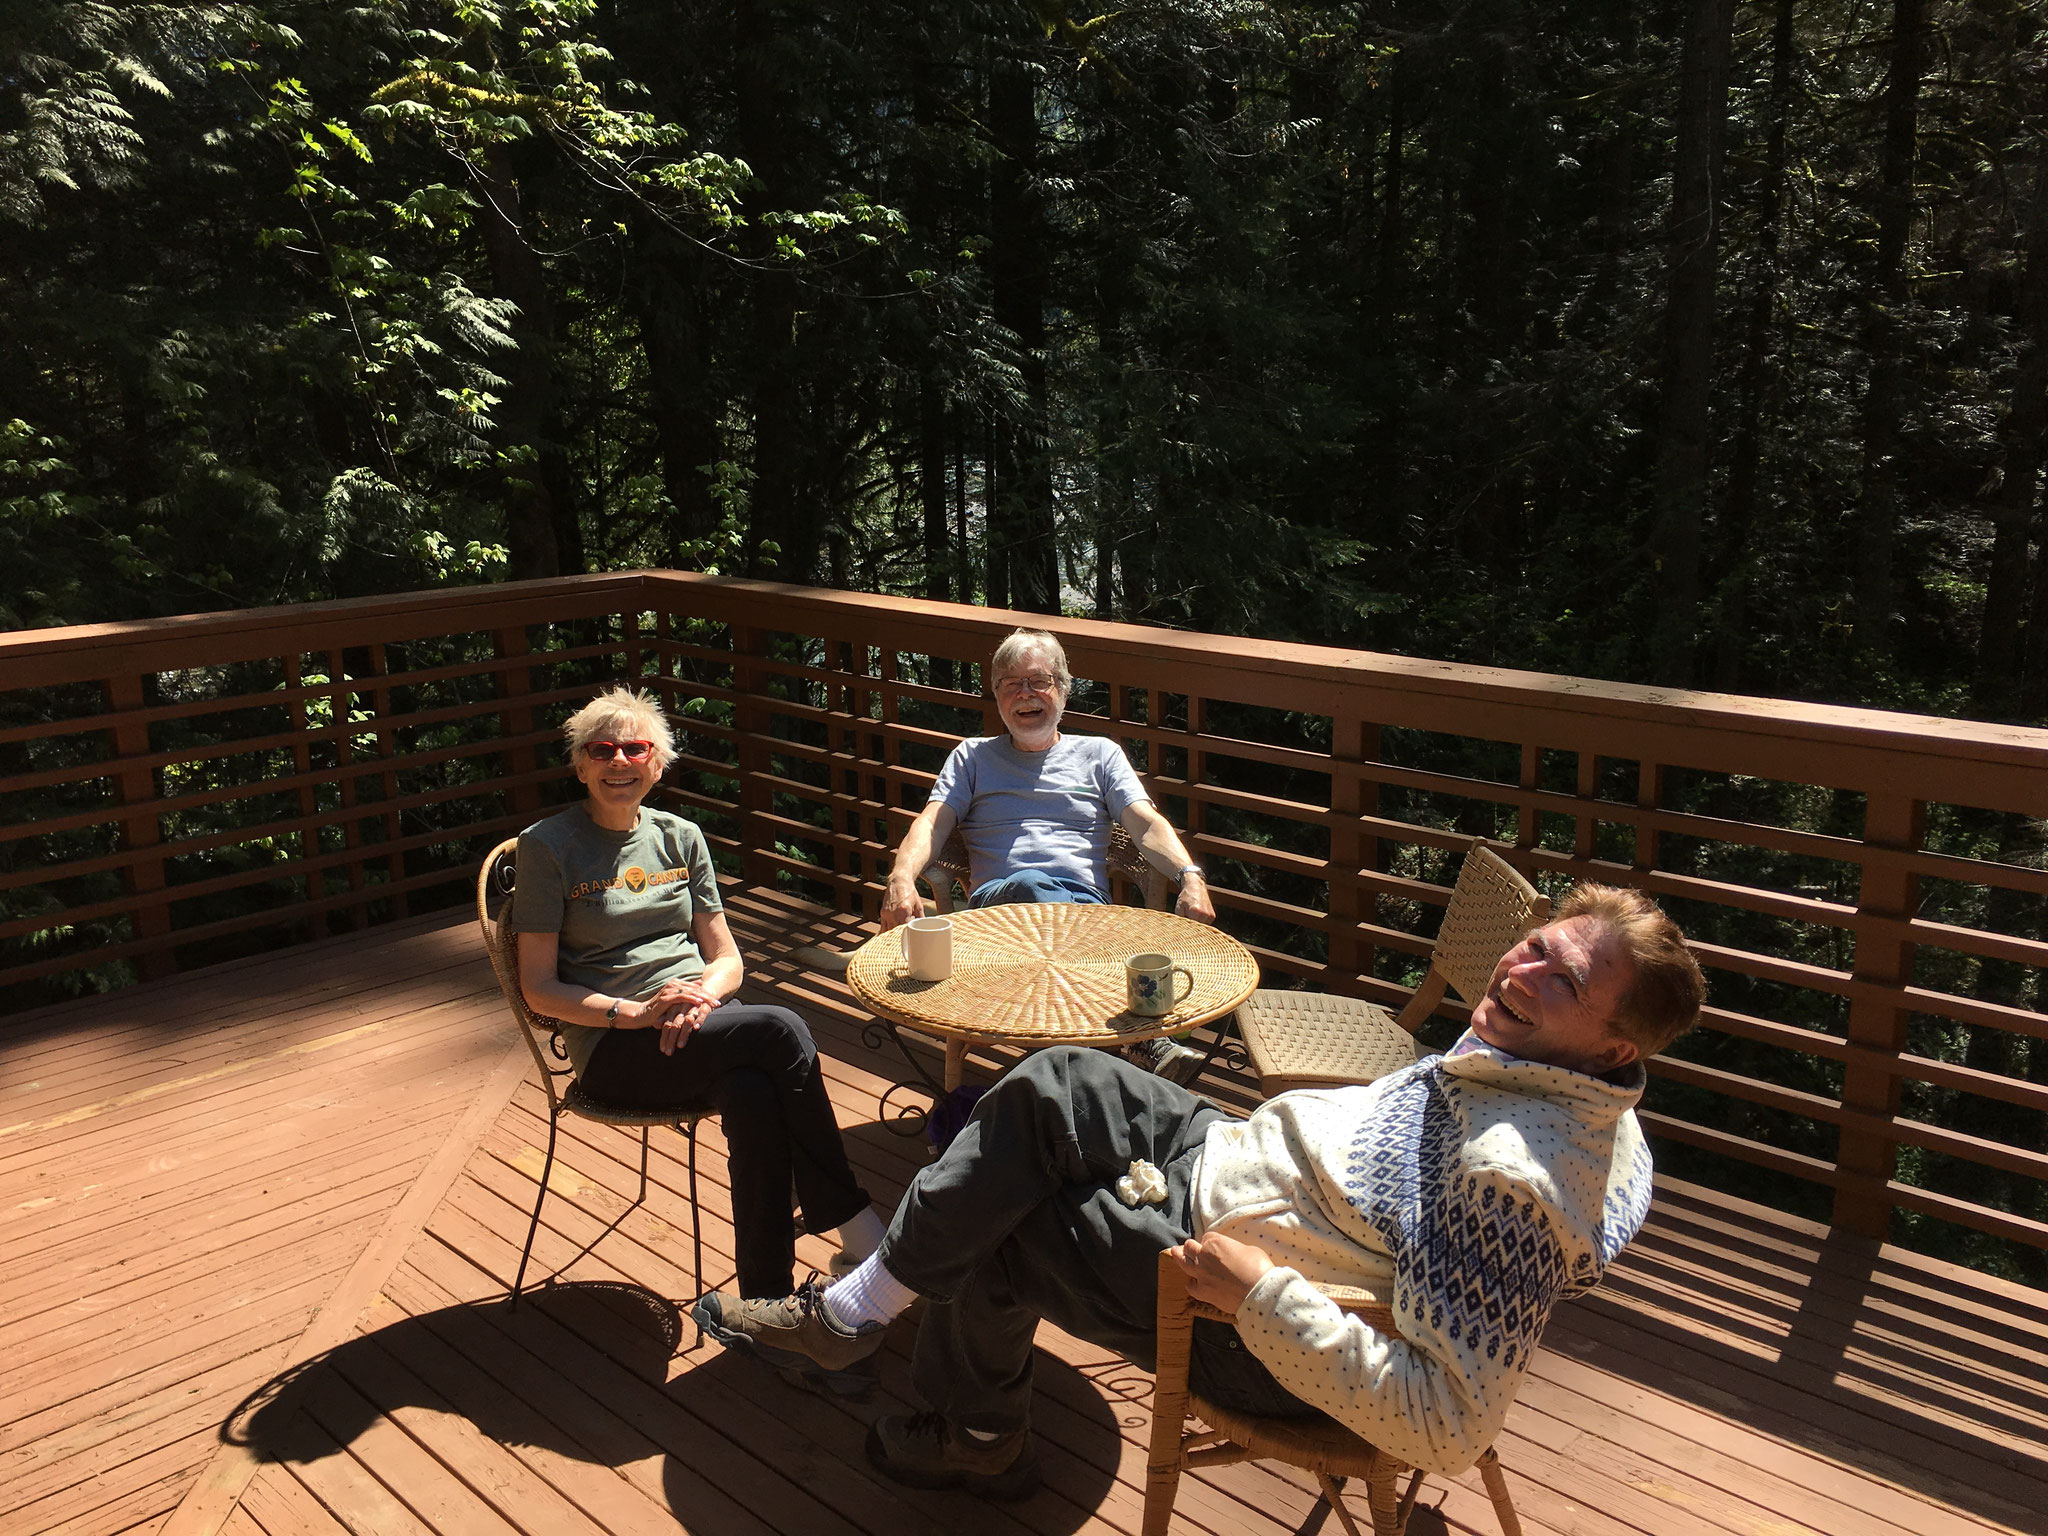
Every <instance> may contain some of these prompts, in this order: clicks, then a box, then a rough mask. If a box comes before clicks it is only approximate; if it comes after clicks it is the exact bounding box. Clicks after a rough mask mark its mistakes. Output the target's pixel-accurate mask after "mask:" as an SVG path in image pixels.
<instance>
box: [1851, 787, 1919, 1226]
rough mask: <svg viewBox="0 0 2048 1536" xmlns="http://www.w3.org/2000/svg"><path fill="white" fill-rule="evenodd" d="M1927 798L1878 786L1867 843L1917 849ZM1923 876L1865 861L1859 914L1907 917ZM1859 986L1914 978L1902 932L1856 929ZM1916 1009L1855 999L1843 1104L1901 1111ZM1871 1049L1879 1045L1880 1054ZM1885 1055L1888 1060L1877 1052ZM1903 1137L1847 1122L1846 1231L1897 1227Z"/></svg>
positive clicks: (1892, 988) (1900, 983)
mask: <svg viewBox="0 0 2048 1536" xmlns="http://www.w3.org/2000/svg"><path fill="white" fill-rule="evenodd" d="M1926 814H1927V807H1926V805H1925V803H1924V802H1922V801H1918V800H1911V799H1908V798H1906V797H1905V796H1902V795H1879V794H1872V795H1870V796H1869V797H1868V799H1867V800H1866V801H1865V804H1864V811H1863V843H1864V846H1865V847H1870V848H1891V849H1897V850H1899V851H1902V852H1911V851H1914V850H1917V849H1918V848H1919V846H1920V840H1921V836H1922V834H1923V833H1924V832H1925V830H1926ZM1919 884H1920V882H1919V877H1918V876H1916V875H1914V874H1913V873H1912V872H1911V871H1910V870H1908V869H1907V868H1906V867H1905V866H1904V865H1903V864H1901V863H1893V862H1890V861H1887V862H1885V863H1882V864H1879V865H1876V866H1875V867H1873V866H1872V865H1870V864H1865V865H1864V866H1863V878H1862V882H1861V884H1860V886H1859V887H1858V890H1857V895H1856V912H1857V915H1858V916H1859V917H1889V918H1895V919H1899V920H1900V921H1901V923H1903V920H1905V919H1907V918H1910V917H1911V916H1912V915H1913V909H1914V907H1915V905H1916V904H1917V902H1918V898H1919ZM1853 974H1854V977H1855V980H1856V981H1857V982H1858V983H1859V991H1863V990H1867V989H1870V988H1883V989H1884V990H1886V991H1889V992H1894V993H1896V992H1897V991H1898V989H1901V988H1903V987H1905V986H1906V985H1908V984H1909V983H1910V982H1911V981H1912V979H1913V946H1912V944H1910V943H1908V942H1907V941H1905V940H1903V939H1873V938H1872V937H1870V935H1869V934H1868V932H1865V931H1859V932H1858V933H1857V935H1856V964H1855V967H1854V971H1853ZM1910 1016H1911V1014H1910V1010H1908V1009H1906V1008H1905V1007H1903V1006H1901V1005H1900V1004H1899V1003H1896V1002H1888V1001H1886V1000H1884V999H1882V998H1874V997H1867V996H1857V997H1853V998H1851V999H1850V1000H1849V1043H1850V1044H1851V1045H1852V1046H1861V1047H1863V1049H1862V1050H1859V1051H1853V1052H1851V1053H1850V1056H1849V1060H1848V1063H1847V1065H1846V1066H1845V1067H1844V1069H1843V1072H1842V1107H1843V1108H1844V1109H1851V1110H1862V1111H1865V1112H1866V1113H1868V1114H1872V1115H1880V1116H1884V1117H1885V1118H1887V1119H1889V1118H1890V1117H1891V1116H1893V1115H1895V1114H1897V1113H1898V1111H1899V1075H1898V1073H1897V1071H1896V1070H1895V1067H1896V1063H1897V1061H1898V1058H1899V1054H1900V1053H1901V1052H1902V1051H1903V1050H1905V1048H1906V1025H1907V1022H1908V1020H1909V1018H1910ZM1873 1053H1876V1055H1874V1054H1873ZM1877 1055H1881V1056H1882V1057H1883V1058H1884V1060H1883V1061H1882V1062H1880V1061H1879V1060H1878V1059H1876V1056H1877ZM1897 1153H1898V1143H1897V1142H1896V1141H1894V1140H1893V1139H1892V1138H1891V1137H1890V1136H1887V1135H1885V1134H1884V1133H1883V1132H1881V1131H1875V1130H1869V1129H1865V1128H1863V1127H1861V1126H1854V1125H1845V1126H1843V1127H1842V1134H1841V1140H1840V1142H1839V1144H1838V1146H1837V1149H1836V1152H1835V1169H1836V1171H1837V1173H1839V1174H1840V1176H1841V1181H1840V1182H1839V1183H1838V1184H1836V1186H1835V1209H1834V1224H1835V1226H1836V1227H1837V1228H1838V1229H1840V1230H1842V1231H1845V1232H1853V1233H1856V1234H1858V1235H1860V1236H1863V1237H1874V1238H1878V1239H1879V1240H1882V1239H1884V1238H1885V1237H1887V1236H1888V1235H1889V1234H1890V1231H1891V1216H1892V1201H1891V1196H1890V1195H1889V1194H1888V1193H1887V1192H1886V1190H1885V1185H1886V1184H1887V1183H1888V1182H1889V1181H1890V1179H1891V1177H1892V1174H1893V1172H1894V1171H1895V1160H1896V1157H1897Z"/></svg>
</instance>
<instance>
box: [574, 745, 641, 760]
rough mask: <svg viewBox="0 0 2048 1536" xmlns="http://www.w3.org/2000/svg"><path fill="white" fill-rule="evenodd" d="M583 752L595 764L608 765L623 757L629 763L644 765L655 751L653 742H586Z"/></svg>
mask: <svg viewBox="0 0 2048 1536" xmlns="http://www.w3.org/2000/svg"><path fill="white" fill-rule="evenodd" d="M583 750H584V751H586V752H588V753H589V754H590V760H591V761H592V762H595V763H608V762H610V761H611V760H612V759H613V758H615V757H623V758H624V759H625V760H626V761H627V762H629V763H644V762H646V761H647V758H648V754H649V753H651V752H653V751H654V743H653V742H651V741H586V742H585V743H584V744H583Z"/></svg>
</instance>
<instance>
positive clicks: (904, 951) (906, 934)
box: [896, 923, 910, 965]
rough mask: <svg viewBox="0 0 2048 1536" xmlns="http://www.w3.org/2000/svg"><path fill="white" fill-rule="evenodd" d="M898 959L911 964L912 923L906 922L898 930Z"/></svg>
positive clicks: (900, 962)
mask: <svg viewBox="0 0 2048 1536" xmlns="http://www.w3.org/2000/svg"><path fill="white" fill-rule="evenodd" d="M896 959H897V962H898V963H899V964H902V965H908V964H910V924H908V923H905V924H904V925H903V926H902V927H901V928H898V929H897V930H896Z"/></svg>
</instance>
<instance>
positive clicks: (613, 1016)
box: [604, 997, 625, 1029]
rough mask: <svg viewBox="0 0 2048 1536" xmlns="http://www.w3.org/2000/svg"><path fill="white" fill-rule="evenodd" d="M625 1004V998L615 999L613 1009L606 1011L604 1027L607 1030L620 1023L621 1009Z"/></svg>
mask: <svg viewBox="0 0 2048 1536" xmlns="http://www.w3.org/2000/svg"><path fill="white" fill-rule="evenodd" d="M624 1003H625V999H624V998H621V997H615V998H613V999H612V1005H611V1007H609V1008H607V1009H605V1011H604V1026H605V1028H606V1029H610V1028H611V1027H612V1026H613V1025H614V1024H616V1023H618V1022H619V1009H620V1008H621V1007H622V1006H623V1005H624Z"/></svg>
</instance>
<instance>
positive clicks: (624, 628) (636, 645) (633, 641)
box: [619, 609, 647, 692]
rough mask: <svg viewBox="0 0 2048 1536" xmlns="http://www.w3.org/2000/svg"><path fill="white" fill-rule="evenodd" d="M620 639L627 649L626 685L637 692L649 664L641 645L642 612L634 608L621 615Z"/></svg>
mask: <svg viewBox="0 0 2048 1536" xmlns="http://www.w3.org/2000/svg"><path fill="white" fill-rule="evenodd" d="M619 640H620V642H621V644H623V645H624V646H625V649H626V685H627V686H628V687H630V688H632V689H634V690H635V691H636V692H637V691H638V690H639V687H640V679H641V674H642V672H643V671H644V670H645V668H646V666H647V657H646V654H645V653H644V652H643V651H642V649H641V646H640V613H639V610H638V609H632V610H629V611H627V612H625V613H622V614H620V615H619Z"/></svg>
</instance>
